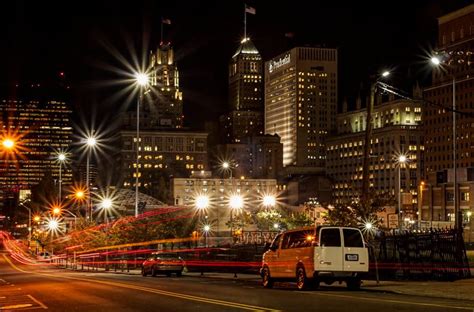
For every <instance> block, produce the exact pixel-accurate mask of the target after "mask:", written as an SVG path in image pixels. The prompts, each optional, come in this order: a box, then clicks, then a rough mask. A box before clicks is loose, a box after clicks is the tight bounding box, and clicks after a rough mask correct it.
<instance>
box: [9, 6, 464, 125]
mask: <svg viewBox="0 0 474 312" xmlns="http://www.w3.org/2000/svg"><path fill="white" fill-rule="evenodd" d="M4 2H6V1H2V3H1V4H0V11H1V13H0V18H1V22H0V23H2V24H3V25H1V28H0V35H1V38H2V48H1V49H0V50H1V51H0V83H1V84H2V85H10V84H12V83H16V82H20V83H25V82H33V81H44V80H50V79H54V78H55V77H57V75H58V73H59V72H61V71H64V72H65V74H66V79H67V80H68V82H70V84H71V88H72V90H73V102H74V105H75V107H76V113H78V115H79V111H82V112H83V114H84V112H90V111H91V110H92V111H94V112H97V114H98V115H99V116H101V115H104V114H105V115H109V117H110V116H111V114H110V113H108V112H110V111H111V108H113V107H126V106H127V103H124V101H125V98H121V99H118V100H117V99H116V97H114V96H113V95H114V94H117V92H118V91H119V89H120V88H119V87H117V86H115V87H114V86H112V87H110V86H105V83H107V82H110V81H113V80H116V79H117V78H119V76H118V75H117V74H114V73H111V72H110V71H108V70H106V69H105V67H106V66H109V65H110V66H116V67H119V68H123V69H125V68H124V67H123V66H122V65H120V63H119V62H118V61H117V60H116V58H115V57H114V56H113V54H112V53H111V49H110V48H107V46H112V47H113V48H115V49H117V50H118V51H120V52H121V53H123V55H124V56H125V58H127V59H128V60H130V61H131V60H132V57H131V54H133V53H130V51H131V50H135V51H136V53H138V56H139V57H141V55H142V54H141V52H142V51H143V48H142V47H143V42H144V41H145V42H146V44H147V47H145V50H146V51H147V50H149V49H154V48H155V47H156V45H157V44H158V42H159V37H160V24H161V17H164V18H168V19H170V20H171V22H172V25H170V26H166V29H165V38H166V39H167V40H170V41H171V42H172V43H173V45H174V47H175V52H176V58H177V61H178V66H179V69H180V74H181V87H182V90H183V94H184V107H185V108H184V109H185V123H186V124H187V125H190V126H193V127H197V128H202V126H203V122H204V121H205V120H215V119H216V117H217V116H218V115H219V114H220V113H222V112H224V110H225V109H226V107H227V66H228V62H229V59H230V57H231V56H232V54H233V52H234V51H235V49H236V48H237V46H238V44H239V41H240V39H241V38H242V34H243V7H244V2H243V1H241V0H225V1H224V0H221V1H211V0H208V1H197V0H194V1H179V0H177V1H151V0H148V1H119V0H114V1H99V0H96V1H60V2H59V1H57V2H55V1H21V0H18V1H8V2H13V3H12V4H8V5H7V4H5V3H4ZM247 3H248V4H249V5H251V6H252V7H254V8H256V11H257V12H256V13H257V14H256V15H248V34H249V36H250V37H251V39H252V40H253V42H254V43H255V45H256V47H257V48H258V49H259V50H260V53H261V54H262V56H263V58H264V60H268V59H269V58H271V57H273V56H275V55H277V54H279V53H281V52H283V51H284V50H285V49H288V48H290V47H293V46H295V45H306V44H307V45H325V46H327V47H337V48H339V50H340V54H339V57H340V59H339V60H340V65H339V67H340V76H339V81H340V84H339V87H340V92H339V93H340V102H342V98H343V97H344V96H348V97H349V99H350V98H351V97H353V96H354V95H356V94H357V93H358V90H359V88H360V85H361V83H363V82H366V81H367V77H368V73H369V71H370V70H375V69H376V68H380V67H382V64H383V65H384V66H383V67H385V65H387V66H388V67H390V68H395V69H396V70H397V72H398V76H399V78H404V77H406V74H407V73H408V72H410V73H411V77H412V78H413V77H415V78H416V79H419V80H421V82H422V83H423V82H424V81H425V80H426V78H427V77H428V75H427V73H425V72H423V70H422V69H421V67H420V66H418V64H419V63H420V62H421V61H422V59H423V55H424V52H423V51H425V50H427V49H429V48H430V47H433V44H434V43H435V39H436V36H437V33H436V26H437V20H436V17H438V16H440V15H442V14H445V13H447V12H450V11H452V10H455V9H458V8H460V7H463V6H465V5H468V4H470V3H472V1H460V0H445V1H441V0H438V1H426V0H416V1H410V2H407V1H365V2H361V1H338V0H333V1H308V0H305V1H297V0H292V1H263V0H260V1H257V0H252V1H250V0H249V1H247ZM363 3H365V4H363ZM288 32H292V33H293V34H294V37H293V38H292V39H289V38H287V37H285V33H288ZM130 47H133V49H130ZM145 55H147V53H146V54H145ZM400 80H402V79H400ZM86 115H87V113H86Z"/></svg>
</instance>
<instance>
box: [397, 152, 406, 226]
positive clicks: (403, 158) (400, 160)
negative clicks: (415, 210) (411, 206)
mask: <svg viewBox="0 0 474 312" xmlns="http://www.w3.org/2000/svg"><path fill="white" fill-rule="evenodd" d="M406 162H407V157H406V156H405V155H403V154H402V155H399V156H398V222H399V224H398V227H399V229H400V231H401V230H402V182H401V181H402V176H401V175H402V172H401V168H402V165H404V164H405V163H406Z"/></svg>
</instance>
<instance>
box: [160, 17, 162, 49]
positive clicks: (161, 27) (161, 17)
mask: <svg viewBox="0 0 474 312" xmlns="http://www.w3.org/2000/svg"><path fill="white" fill-rule="evenodd" d="M161 43H163V16H162V17H161V37H160V44H161Z"/></svg>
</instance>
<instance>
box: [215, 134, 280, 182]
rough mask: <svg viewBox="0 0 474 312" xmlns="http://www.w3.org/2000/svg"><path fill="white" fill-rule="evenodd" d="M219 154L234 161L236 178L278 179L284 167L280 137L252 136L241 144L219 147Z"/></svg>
mask: <svg viewBox="0 0 474 312" xmlns="http://www.w3.org/2000/svg"><path fill="white" fill-rule="evenodd" d="M218 153H219V154H220V155H226V158H228V159H232V161H233V163H234V166H233V168H232V170H233V175H234V176H235V177H242V176H243V177H246V178H253V179H276V178H277V177H278V175H280V174H281V170H282V167H283V145H282V144H281V143H280V138H279V137H278V135H260V136H251V137H246V138H244V139H243V140H242V142H241V143H231V144H223V145H219V146H218Z"/></svg>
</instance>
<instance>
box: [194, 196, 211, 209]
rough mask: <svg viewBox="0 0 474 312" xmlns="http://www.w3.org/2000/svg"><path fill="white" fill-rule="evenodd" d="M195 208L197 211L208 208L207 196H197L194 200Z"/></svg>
mask: <svg viewBox="0 0 474 312" xmlns="http://www.w3.org/2000/svg"><path fill="white" fill-rule="evenodd" d="M195 206H196V208H197V209H199V210H203V209H207V208H208V207H209V196H207V195H198V196H197V197H196V199H195Z"/></svg>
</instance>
